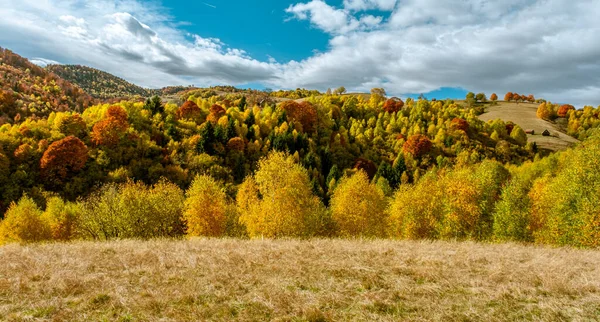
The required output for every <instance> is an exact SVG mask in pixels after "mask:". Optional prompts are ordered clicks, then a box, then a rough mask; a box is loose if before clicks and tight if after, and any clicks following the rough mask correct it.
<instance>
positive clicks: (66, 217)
mask: <svg viewBox="0 0 600 322" xmlns="http://www.w3.org/2000/svg"><path fill="white" fill-rule="evenodd" d="M80 211H81V210H80V209H79V207H78V205H77V204H74V203H70V202H64V201H63V200H62V199H61V198H60V197H50V198H49V199H48V200H47V201H46V211H44V214H43V216H44V218H45V219H46V220H47V221H48V223H49V225H50V231H51V233H52V238H53V239H55V240H60V241H68V240H72V239H74V238H76V237H77V227H78V222H79V214H80Z"/></svg>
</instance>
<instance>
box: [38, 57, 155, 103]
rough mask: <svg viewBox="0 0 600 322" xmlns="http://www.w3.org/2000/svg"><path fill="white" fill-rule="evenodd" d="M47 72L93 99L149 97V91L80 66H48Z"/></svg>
mask: <svg viewBox="0 0 600 322" xmlns="http://www.w3.org/2000/svg"><path fill="white" fill-rule="evenodd" d="M46 69H47V70H49V71H51V72H53V73H55V74H56V75H58V76H60V77H61V78H63V79H65V80H68V81H70V82H72V83H74V84H77V85H78V86H79V87H81V88H83V89H84V90H85V91H86V92H87V93H89V94H90V95H92V96H93V97H95V98H100V99H108V98H121V97H131V96H143V97H147V96H151V95H152V94H153V92H152V91H151V90H148V89H145V88H142V87H140V86H137V85H135V84H132V83H130V82H128V81H126V80H124V79H122V78H120V77H117V76H115V75H112V74H109V73H107V72H104V71H101V70H98V69H95V68H91V67H87V66H81V65H48V66H47V67H46Z"/></svg>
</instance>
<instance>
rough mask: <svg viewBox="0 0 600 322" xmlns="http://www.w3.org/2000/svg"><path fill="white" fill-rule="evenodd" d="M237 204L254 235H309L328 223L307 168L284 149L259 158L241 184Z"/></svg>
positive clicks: (251, 233) (241, 219)
mask: <svg viewBox="0 0 600 322" xmlns="http://www.w3.org/2000/svg"><path fill="white" fill-rule="evenodd" d="M237 204H238V207H239V209H240V213H241V215H240V221H241V222H242V223H243V224H245V226H246V227H247V229H248V234H249V235H250V237H260V236H264V237H286V236H287V237H292V236H295V237H308V236H314V235H318V234H322V233H323V228H325V227H324V226H325V225H326V221H325V219H326V218H325V214H324V213H325V210H324V208H323V205H322V204H321V202H320V201H319V200H318V198H317V197H315V196H314V195H313V194H312V187H311V183H310V179H309V176H308V173H307V171H306V169H304V168H303V167H302V166H300V165H299V164H296V163H294V161H293V160H292V159H291V158H290V156H289V155H287V154H285V153H282V152H272V153H271V154H269V156H268V157H266V158H263V159H262V160H261V161H260V162H259V165H258V171H257V172H256V173H255V174H254V176H251V177H248V178H247V179H246V180H245V181H244V183H242V185H241V186H240V189H239V191H238V195H237Z"/></svg>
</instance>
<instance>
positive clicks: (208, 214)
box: [183, 175, 227, 237]
mask: <svg viewBox="0 0 600 322" xmlns="http://www.w3.org/2000/svg"><path fill="white" fill-rule="evenodd" d="M186 197H187V198H186V200H185V211H184V213H183V218H184V219H185V221H186V223H187V234H188V235H190V236H211V237H218V236H222V235H223V234H224V233H225V225H226V221H227V217H226V209H227V196H226V195H225V192H224V190H223V188H222V187H221V186H220V185H219V183H218V182H216V181H215V180H214V179H213V178H212V177H210V176H207V175H199V176H197V177H196V178H195V179H194V181H193V182H192V185H191V186H190V188H189V190H188V191H187V195H186Z"/></svg>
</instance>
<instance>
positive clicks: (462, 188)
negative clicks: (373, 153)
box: [389, 161, 508, 240]
mask: <svg viewBox="0 0 600 322" xmlns="http://www.w3.org/2000/svg"><path fill="white" fill-rule="evenodd" d="M507 178H508V172H507V171H506V169H504V168H503V167H502V166H501V165H500V164H498V163H496V162H492V161H486V162H483V163H481V164H479V165H477V166H474V167H473V168H471V167H463V168H458V169H455V170H452V171H446V170H441V171H440V172H436V171H432V172H430V173H428V174H427V175H425V176H424V177H423V178H421V180H420V181H419V182H417V183H416V184H414V185H413V186H401V187H400V189H399V190H398V192H397V193H396V195H395V197H394V200H393V201H392V203H391V205H390V209H389V213H390V219H389V220H390V226H389V227H390V230H389V233H390V235H391V236H392V237H396V238H410V239H415V238H427V239H435V238H448V239H455V238H460V239H462V238H468V239H476V240H486V239H488V238H490V236H491V234H492V227H493V213H494V210H495V203H496V201H497V199H498V198H499V196H500V191H501V187H502V185H503V183H504V182H505V181H506V179H507Z"/></svg>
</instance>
